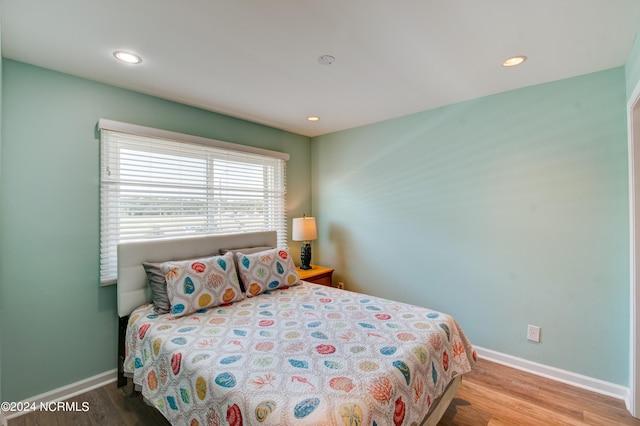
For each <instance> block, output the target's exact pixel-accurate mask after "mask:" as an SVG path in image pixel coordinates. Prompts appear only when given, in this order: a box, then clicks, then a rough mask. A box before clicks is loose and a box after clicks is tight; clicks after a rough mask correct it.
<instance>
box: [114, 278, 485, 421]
mask: <svg viewBox="0 0 640 426" xmlns="http://www.w3.org/2000/svg"><path fill="white" fill-rule="evenodd" d="M126 343H127V346H126V360H125V366H124V367H125V372H126V373H128V374H129V375H130V376H133V381H134V383H136V384H137V385H140V386H141V387H142V394H143V396H144V397H145V398H146V399H147V400H148V401H150V403H152V404H153V405H154V406H155V407H157V409H158V410H160V411H161V412H162V414H163V415H164V416H165V417H166V418H167V419H168V420H169V421H170V422H171V423H172V424H174V425H193V426H195V425H227V424H229V425H242V424H244V425H250V424H251V425H253V424H255V425H352V426H355V425H391V424H394V425H413V424H419V423H420V422H421V421H422V420H423V418H424V416H425V415H426V413H427V411H428V410H429V407H430V406H431V404H432V403H433V401H434V400H435V399H436V398H437V397H438V396H439V395H440V394H441V393H442V392H443V391H444V389H445V387H446V386H447V384H448V383H449V382H450V381H451V379H452V378H454V377H455V376H457V375H460V374H464V373H466V372H468V371H470V370H471V367H472V364H473V363H474V361H475V358H476V353H475V351H474V349H473V347H472V346H471V344H470V343H469V341H468V339H467V337H466V336H465V335H464V333H463V331H462V330H461V329H460V327H459V326H458V323H457V322H456V321H455V320H454V319H453V318H452V317H451V316H449V315H446V314H443V313H440V312H435V311H432V310H429V309H425V308H422V307H417V306H413V305H409V304H405V303H400V302H394V301H391V300H387V299H382V298H377V297H372V296H367V295H363V294H359V293H354V292H349V291H345V290H340V289H336V288H331V287H325V286H321V285H316V284H310V283H306V282H303V283H302V284H301V285H298V286H294V287H290V288H286V289H278V290H275V291H271V292H267V293H264V294H261V295H259V296H257V297H252V298H248V299H243V300H241V301H238V302H235V303H233V304H231V305H226V306H218V307H215V308H211V309H209V310H207V311H200V312H197V313H195V314H193V315H188V316H185V317H180V318H171V317H170V316H169V315H157V314H155V313H154V311H153V306H152V305H145V306H142V307H140V308H138V309H137V310H136V311H134V312H133V313H132V314H131V316H130V320H129V325H128V329H127V337H126Z"/></svg>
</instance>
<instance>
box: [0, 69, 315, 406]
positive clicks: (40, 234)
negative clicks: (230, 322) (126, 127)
mask: <svg viewBox="0 0 640 426" xmlns="http://www.w3.org/2000/svg"><path fill="white" fill-rule="evenodd" d="M3 64H4V68H3V75H2V81H3V93H2V99H3V105H2V157H1V164H0V167H1V168H0V170H1V171H2V180H1V181H0V211H1V212H2V214H1V215H0V235H1V238H0V288H1V289H2V290H1V291H2V298H1V299H0V300H2V301H3V310H2V312H1V313H0V315H1V316H0V324H3V330H2V333H3V335H2V352H1V361H2V364H1V368H2V386H1V389H2V397H3V398H4V399H5V400H9V401H18V400H21V399H24V398H27V397H31V396H34V395H37V394H40V393H42V392H47V391H50V390H52V389H55V388H58V387H61V386H64V385H66V384H69V383H73V382H76V381H78V380H81V379H85V378H87V377H90V376H92V375H95V374H99V373H103V372H105V371H108V370H110V369H112V368H115V367H116V336H117V314H116V291H115V290H116V288H115V286H111V287H106V288H100V287H99V278H98V253H99V252H98V238H99V223H98V211H99V204H98V200H99V198H98V197H99V192H98V176H99V173H98V172H99V170H98V140H97V139H96V133H95V128H96V123H97V121H98V119H99V118H108V119H112V120H118V121H125V122H130V123H134V124H139V125H144V126H151V127H157V128H161V129H166V130H172V131H177V132H184V133H190V134H195V135H198V136H204V137H209V138H214V139H220V140H225V141H229V142H236V143H241V144H246V145H253V146H257V147H261V148H267V149H272V150H277V151H283V152H288V153H289V154H290V155H291V159H290V161H289V162H288V164H287V185H288V196H287V204H288V214H289V217H295V216H299V215H302V213H303V212H305V211H306V212H309V211H310V210H311V194H310V188H311V176H310V171H309V165H310V150H311V146H310V145H311V143H310V139H309V138H307V137H303V136H299V135H294V134H291V133H287V132H284V131H281V130H277V129H273V128H269V127H265V126H261V125H258V124H255V123H250V122H246V121H243V120H238V119H235V118H231V117H227V116H223V115H219V114H214V113H210V112H206V111H203V110H199V109H196V108H191V107H187V106H184V105H180V104H176V103H173V102H169V101H165V100H161V99H158V98H154V97H150V96H146V95H141V94H138V93H134V92H131V91H128V90H123V89H119V88H115V87H112V86H108V85H105V84H100V83H96V82H92V81H89V80H84V79H80V78H76V77H72V76H70V75H65V74H61V73H57V72H53V71H49V70H45V69H42V68H37V67H33V66H30V65H26V64H22V63H18V62H14V61H10V60H4V62H3Z"/></svg>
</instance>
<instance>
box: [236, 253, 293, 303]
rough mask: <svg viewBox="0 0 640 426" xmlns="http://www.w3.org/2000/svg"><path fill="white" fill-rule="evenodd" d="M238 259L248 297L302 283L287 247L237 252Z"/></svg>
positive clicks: (241, 277)
mask: <svg viewBox="0 0 640 426" xmlns="http://www.w3.org/2000/svg"><path fill="white" fill-rule="evenodd" d="M236 260H237V261H238V271H239V273H240V279H241V280H242V283H243V284H244V287H245V288H246V289H247V297H251V296H257V295H258V294H260V293H263V292H265V291H267V290H275V289H276V288H281V287H287V286H292V285H295V284H299V283H300V278H299V277H298V272H297V271H296V265H295V264H294V263H293V259H291V256H290V254H289V249H288V248H286V247H284V248H275V249H273V250H266V251H261V252H259V253H253V254H245V253H236Z"/></svg>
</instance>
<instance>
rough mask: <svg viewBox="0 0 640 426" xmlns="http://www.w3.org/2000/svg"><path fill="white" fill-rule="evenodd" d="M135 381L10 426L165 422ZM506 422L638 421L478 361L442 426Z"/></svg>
mask: <svg viewBox="0 0 640 426" xmlns="http://www.w3.org/2000/svg"><path fill="white" fill-rule="evenodd" d="M130 392H131V384H129V385H128V386H126V387H124V388H120V389H118V388H117V387H116V384H115V383H112V384H109V385H107V386H104V387H101V388H98V389H95V390H93V391H91V392H87V393H85V394H83V395H79V396H77V397H75V398H72V399H70V400H69V401H71V402H77V403H78V405H79V406H81V404H82V403H83V402H88V403H89V411H87V412H73V413H69V412H33V413H29V414H26V415H24V416H20V417H16V418H14V419H11V420H9V422H8V426H57V425H60V426H63V425H64V426H67V425H77V426H80V425H96V426H97V425H100V426H112V425H113V426H116V425H118V426H120V425H126V426H134V425H135V426H146V425H150V426H151V425H161V426H162V425H167V424H168V423H167V421H166V420H165V419H164V418H163V417H162V415H160V414H159V413H158V412H157V411H156V410H155V409H153V408H151V407H149V406H147V405H146V404H145V403H144V401H143V400H142V397H140V396H135V397H133V396H131V395H130ZM454 425H455V426H463V425H467V426H486V425H489V426H502V425H517V426H527V425H532V426H536V425H544V426H547V425H602V426H605V425H606V426H613V425H638V426H640V420H638V419H634V418H633V417H631V415H630V414H629V413H628V412H627V410H626V409H625V407H624V403H623V402H622V401H621V400H618V399H615V398H610V397H606V396H602V395H599V394H595V393H592V392H588V391H585V390H583V389H579V388H575V387H572V386H569V385H565V384H562V383H559V382H556V381H553V380H549V379H545V378H541V377H539V376H535V375H532V374H528V373H524V372H522V371H519V370H514V369H512V368H508V367H504V366H502V365H499V364H495V363H492V362H489V361H485V360H479V361H478V363H477V364H476V366H475V367H474V370H473V371H472V372H471V373H469V374H467V375H465V376H464V379H463V380H462V384H461V385H460V389H458V393H457V394H456V397H455V398H454V399H453V401H452V403H451V405H450V406H449V408H448V409H447V412H446V413H445V415H444V417H443V419H442V421H440V423H439V426H454Z"/></svg>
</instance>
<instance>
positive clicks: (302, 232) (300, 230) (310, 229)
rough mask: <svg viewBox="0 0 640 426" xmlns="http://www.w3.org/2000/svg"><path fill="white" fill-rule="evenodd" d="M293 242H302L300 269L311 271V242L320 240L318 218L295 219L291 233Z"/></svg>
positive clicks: (303, 217)
mask: <svg viewBox="0 0 640 426" xmlns="http://www.w3.org/2000/svg"><path fill="white" fill-rule="evenodd" d="M291 234H292V235H291V239H292V240H293V241H302V249H301V251H300V269H311V243H310V241H311V240H315V239H317V238H318V231H317V230H316V218H315V217H307V216H305V215H303V216H302V217H296V218H294V219H293V230H292V232H291Z"/></svg>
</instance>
